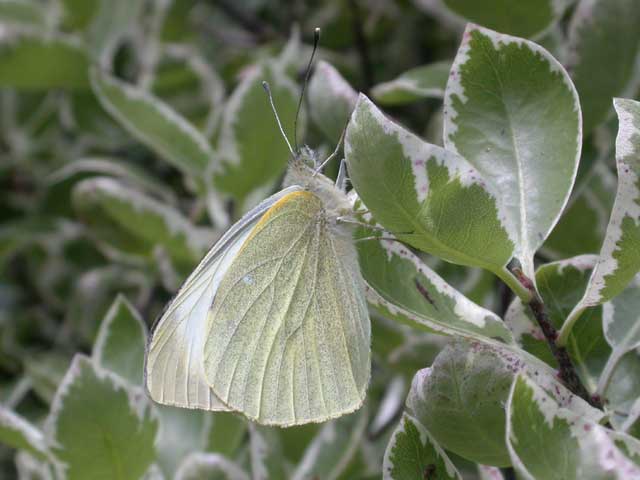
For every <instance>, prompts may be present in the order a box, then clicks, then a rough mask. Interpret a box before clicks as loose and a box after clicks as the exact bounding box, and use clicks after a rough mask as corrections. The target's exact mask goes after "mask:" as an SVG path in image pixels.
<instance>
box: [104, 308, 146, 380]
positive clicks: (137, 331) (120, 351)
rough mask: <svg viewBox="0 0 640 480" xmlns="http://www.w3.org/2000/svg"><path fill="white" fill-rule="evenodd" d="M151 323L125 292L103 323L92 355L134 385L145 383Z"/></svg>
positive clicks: (110, 309)
mask: <svg viewBox="0 0 640 480" xmlns="http://www.w3.org/2000/svg"><path fill="white" fill-rule="evenodd" d="M146 340H147V326H146V324H145V323H144V320H142V317H140V314H139V313H138V311H137V310H136V309H135V307H134V306H133V305H131V304H130V303H129V301H128V300H127V299H126V297H124V296H123V295H118V297H116V299H115V301H114V302H113V304H112V305H111V308H109V311H108V312H107V315H106V316H105V317H104V320H102V323H101V324H100V329H99V330H98V336H97V337H96V342H95V344H94V346H93V352H92V358H93V360H94V362H96V364H97V365H99V366H100V367H102V368H105V369H107V370H110V371H112V372H114V373H117V374H118V375H120V376H121V377H122V378H124V379H125V380H127V381H129V382H131V383H132V384H133V385H142V377H143V364H144V348H145V345H146Z"/></svg>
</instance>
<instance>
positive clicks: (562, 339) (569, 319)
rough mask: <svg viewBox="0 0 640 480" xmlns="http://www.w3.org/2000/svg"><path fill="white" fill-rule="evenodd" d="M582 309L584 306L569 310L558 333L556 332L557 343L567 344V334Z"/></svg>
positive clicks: (583, 309) (569, 332)
mask: <svg viewBox="0 0 640 480" xmlns="http://www.w3.org/2000/svg"><path fill="white" fill-rule="evenodd" d="M584 311H585V307H580V308H574V309H573V310H572V311H571V313H570V314H569V317H567V320H566V321H565V322H564V324H563V325H562V328H561V329H560V333H559V334H558V340H557V343H558V345H561V346H565V345H566V344H567V342H568V341H569V335H570V334H571V330H572V329H573V326H574V325H575V323H576V322H577V321H578V319H579V318H580V316H581V315H582V312H584Z"/></svg>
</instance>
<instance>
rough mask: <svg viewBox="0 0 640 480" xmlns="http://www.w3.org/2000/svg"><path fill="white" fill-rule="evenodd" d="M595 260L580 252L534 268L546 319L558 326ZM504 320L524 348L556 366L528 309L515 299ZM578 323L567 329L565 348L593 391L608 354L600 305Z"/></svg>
mask: <svg viewBox="0 0 640 480" xmlns="http://www.w3.org/2000/svg"><path fill="white" fill-rule="evenodd" d="M596 261H597V257H596V256H595V255H580V256H577V257H573V258H569V259H566V260H560V261H557V262H551V263H547V264H545V265H542V266H541V267H540V268H538V270H537V271H536V283H537V285H538V291H539V293H540V296H541V297H542V300H543V301H544V304H545V306H546V308H547V313H548V316H549V321H550V322H551V324H552V325H553V326H554V327H555V328H556V329H560V328H561V327H562V325H563V323H564V321H565V319H566V318H567V315H568V314H569V312H571V309H572V308H573V306H574V305H575V304H576V302H577V301H578V299H580V298H581V297H582V295H583V293H584V290H585V288H586V286H587V282H588V281H589V276H590V274H591V271H592V270H593V267H594V266H595V264H596ZM585 316H586V315H585ZM505 321H506V323H507V324H508V325H509V327H510V328H511V330H512V331H513V333H514V336H515V337H516V339H517V341H518V343H519V344H520V345H522V346H523V348H525V350H527V351H528V352H530V353H532V354H534V355H536V356H537V357H538V358H541V359H543V360H544V361H546V362H547V363H549V364H550V365H551V366H553V367H554V368H557V363H556V360H555V358H554V357H553V354H552V353H551V349H550V348H549V344H548V343H547V341H546V340H545V338H544V334H543V333H542V330H541V329H540V327H539V325H538V323H537V322H536V320H535V318H534V317H533V315H532V313H531V310H530V309H529V308H528V307H525V306H524V305H523V304H522V302H521V301H520V300H519V299H515V300H514V301H513V302H512V304H511V305H510V306H509V308H508V310H507V313H506V316H505ZM579 327H580V328H576V329H575V330H574V331H573V332H572V333H571V336H570V337H569V341H568V343H567V349H568V350H569V355H570V356H571V358H572V360H573V362H574V364H575V366H576V370H577V372H578V375H579V376H580V378H581V380H582V382H583V383H584V385H585V386H586V387H587V390H589V391H591V392H595V390H596V386H597V383H598V378H599V377H600V374H601V373H602V369H603V368H604V366H605V363H606V362H607V358H609V355H610V354H611V349H610V348H609V345H608V344H607V341H606V340H605V338H604V333H603V328H602V308H593V309H590V310H589V311H588V319H585V321H584V322H582V323H581V324H580V326H579Z"/></svg>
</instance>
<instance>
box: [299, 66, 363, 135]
mask: <svg viewBox="0 0 640 480" xmlns="http://www.w3.org/2000/svg"><path fill="white" fill-rule="evenodd" d="M307 92H308V93H307V100H308V103H309V115H310V116H311V119H312V120H313V121H314V122H315V123H316V124H317V125H318V127H319V128H320V130H322V133H324V134H325V136H326V137H327V139H328V140H329V141H330V142H331V143H332V144H337V143H338V141H339V140H340V136H341V135H342V132H343V131H344V129H345V128H346V127H347V121H348V120H349V116H350V115H351V112H352V111H353V107H355V105H356V102H357V100H358V93H357V92H356V91H355V90H354V89H353V87H352V86H351V85H349V83H348V82H347V81H346V80H345V79H344V77H343V76H342V75H341V74H340V72H338V70H336V68H335V67H334V66H333V65H331V64H329V63H327V62H324V61H320V62H318V64H317V65H316V67H315V69H314V73H313V77H311V81H310V82H309V88H308V89H307Z"/></svg>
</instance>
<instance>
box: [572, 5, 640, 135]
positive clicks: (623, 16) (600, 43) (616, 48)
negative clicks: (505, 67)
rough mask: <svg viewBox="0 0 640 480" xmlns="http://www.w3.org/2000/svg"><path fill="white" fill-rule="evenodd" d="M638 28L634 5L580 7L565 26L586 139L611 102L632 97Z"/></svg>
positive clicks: (639, 8) (639, 47)
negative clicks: (614, 98)
mask: <svg viewBox="0 0 640 480" xmlns="http://www.w3.org/2000/svg"><path fill="white" fill-rule="evenodd" d="M639 23H640V3H638V2H636V1H635V0H589V1H581V2H578V6H577V7H576V10H575V12H574V14H573V17H572V19H571V23H570V25H569V39H568V48H567V50H568V52H569V58H568V60H567V62H566V65H567V70H569V73H570V74H571V78H572V79H573V81H574V82H575V85H576V88H577V89H578V93H579V94H580V103H581V105H582V113H583V115H584V133H585V135H587V134H589V133H590V132H591V131H592V130H593V128H594V127H596V126H597V125H598V124H599V123H600V122H602V121H604V120H605V119H606V118H607V117H608V115H609V113H611V103H610V102H611V98H613V97H617V96H627V95H629V96H631V95H633V94H635V93H636V92H635V90H634V89H637V87H638V79H637V73H636V71H635V70H636V66H635V65H636V57H637V55H638V52H639V50H640V29H638V24H639Z"/></svg>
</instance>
